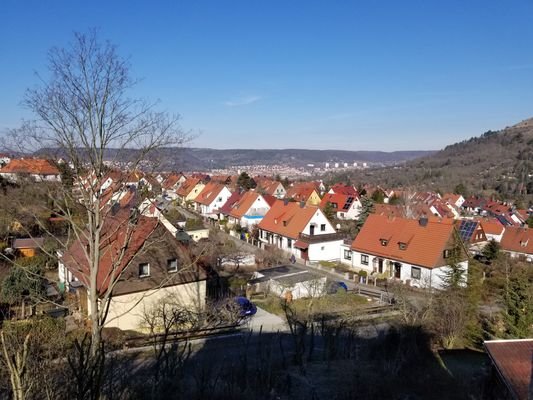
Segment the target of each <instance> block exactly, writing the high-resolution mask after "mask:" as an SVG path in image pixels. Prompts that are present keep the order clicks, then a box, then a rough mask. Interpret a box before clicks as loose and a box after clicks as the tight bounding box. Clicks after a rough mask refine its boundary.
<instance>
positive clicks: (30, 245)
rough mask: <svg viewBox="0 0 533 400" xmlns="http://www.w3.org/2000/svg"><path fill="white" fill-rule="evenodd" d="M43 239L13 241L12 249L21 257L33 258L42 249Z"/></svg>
mask: <svg viewBox="0 0 533 400" xmlns="http://www.w3.org/2000/svg"><path fill="white" fill-rule="evenodd" d="M43 245H44V238H42V237H39V238H24V239H15V240H14V241H13V246H12V247H13V249H14V250H15V251H17V252H18V253H19V254H20V255H21V256H22V257H34V256H35V255H37V253H39V251H40V250H41V249H42V248H43Z"/></svg>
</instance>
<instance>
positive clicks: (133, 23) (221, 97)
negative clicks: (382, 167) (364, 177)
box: [0, 0, 533, 151]
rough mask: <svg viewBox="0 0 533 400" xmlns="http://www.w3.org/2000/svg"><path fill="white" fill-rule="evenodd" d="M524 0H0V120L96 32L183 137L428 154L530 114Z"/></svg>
mask: <svg viewBox="0 0 533 400" xmlns="http://www.w3.org/2000/svg"><path fill="white" fill-rule="evenodd" d="M532 20H533V2H532V1H530V0H522V1H518V0H517V1H514V0H509V1H501V0H494V1H493V0H479V1H478V0H468V1H465V0H460V1H455V0H447V1H432V0H421V1H410V0H403V1H398V0H391V1H385V0H382V1H371V0H367V1H355V0H354V1H333V0H331V1H330V0H327V1H326V0H322V1H313V0H301V1H300V0H279V1H278V0H269V1H266V0H263V1H260V0H243V1H240V0H213V1H202V0H188V1H183V0H174V1H135V0H128V1H96V0H91V1H82V0H69V1H66V0H64V1H60V0H57V1H52V0H49V1H44V0H35V1H25V0H2V1H0V21H1V23H0V131H4V130H6V129H9V128H14V127H16V126H18V125H19V124H20V121H21V119H23V118H26V119H31V118H32V114H31V113H30V112H29V111H28V110H26V109H24V108H23V107H22V106H21V105H20V103H21V100H22V99H23V96H24V92H25V90H26V89H27V88H29V87H32V86H34V85H36V84H37V83H38V79H37V77H36V76H35V72H39V73H41V74H43V73H46V68H47V66H46V55H47V51H48V50H49V49H50V48H51V47H53V46H58V47H65V46H68V43H69V42H70V41H71V40H72V37H73V32H75V31H77V32H87V31H88V30H89V29H91V28H96V29H97V30H98V32H99V37H100V38H102V39H108V40H110V41H111V42H112V43H114V44H116V45H118V48H119V52H120V54H121V55H122V56H124V57H127V58H129V60H130V63H131V75H132V76H133V77H135V78H142V80H141V82H140V83H139V84H138V85H137V86H136V87H135V88H134V91H133V92H132V96H135V97H141V98H147V99H149V100H151V101H154V100H158V101H159V105H158V107H159V109H161V110H164V111H168V112H170V113H179V114H180V115H181V125H182V127H183V129H184V130H186V131H191V132H193V133H194V134H195V135H197V137H196V139H194V141H193V142H191V143H190V144H189V145H190V146H193V147H211V148H220V149H224V148H307V149H345V150H383V151H395V150H437V149H440V148H443V147H444V146H446V145H448V144H451V143H454V142H456V141H460V140H463V139H466V138H469V137H472V136H478V135H480V134H482V133H483V132H485V131H487V130H489V129H491V130H496V129H501V128H504V127H505V126H510V125H513V124H515V123H518V122H519V121H521V120H523V119H526V118H531V117H533V107H532V106H533V90H532V89H533V51H532V44H533V24H531V21H532Z"/></svg>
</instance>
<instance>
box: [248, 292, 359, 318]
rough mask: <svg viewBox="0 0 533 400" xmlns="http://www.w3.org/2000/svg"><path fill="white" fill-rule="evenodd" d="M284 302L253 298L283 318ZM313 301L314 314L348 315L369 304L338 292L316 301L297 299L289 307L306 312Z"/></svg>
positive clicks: (350, 294)
mask: <svg viewBox="0 0 533 400" xmlns="http://www.w3.org/2000/svg"><path fill="white" fill-rule="evenodd" d="M283 301H284V300H283V299H281V298H279V297H275V296H267V297H266V298H265V299H261V298H254V299H253V302H254V303H255V304H256V305H257V306H259V307H261V308H263V309H264V310H265V311H268V312H270V313H272V314H276V315H279V316H281V317H283V316H284V313H283V308H282V302H283ZM311 301H313V305H312V308H313V312H314V313H315V314H336V313H350V312H353V311H354V310H356V309H360V308H362V307H365V306H366V305H367V304H369V301H368V300H367V298H366V297H363V296H359V295H356V294H353V293H349V292H344V291H339V292H338V293H335V294H328V295H325V296H323V297H320V298H316V299H313V300H312V299H297V300H294V301H293V302H292V303H291V305H292V307H293V308H294V310H296V312H297V313H298V312H307V309H308V306H309V303H310V302H311Z"/></svg>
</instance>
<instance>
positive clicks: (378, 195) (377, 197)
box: [372, 189, 385, 204]
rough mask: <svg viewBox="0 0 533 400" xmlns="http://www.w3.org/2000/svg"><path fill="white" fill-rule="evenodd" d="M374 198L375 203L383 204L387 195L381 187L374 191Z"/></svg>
mask: <svg viewBox="0 0 533 400" xmlns="http://www.w3.org/2000/svg"><path fill="white" fill-rule="evenodd" d="M372 200H373V201H374V203H377V204H383V202H384V201H385V195H384V194H383V192H382V191H381V190H379V189H377V190H374V193H372Z"/></svg>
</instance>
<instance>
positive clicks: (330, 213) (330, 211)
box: [322, 201, 335, 222]
mask: <svg viewBox="0 0 533 400" xmlns="http://www.w3.org/2000/svg"><path fill="white" fill-rule="evenodd" d="M322 212H323V213H324V215H325V216H326V218H327V219H328V220H329V221H330V222H332V221H333V220H334V219H335V209H334V208H333V206H332V205H331V203H330V202H329V201H328V202H327V203H326V205H325V207H324V209H323V210H322Z"/></svg>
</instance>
